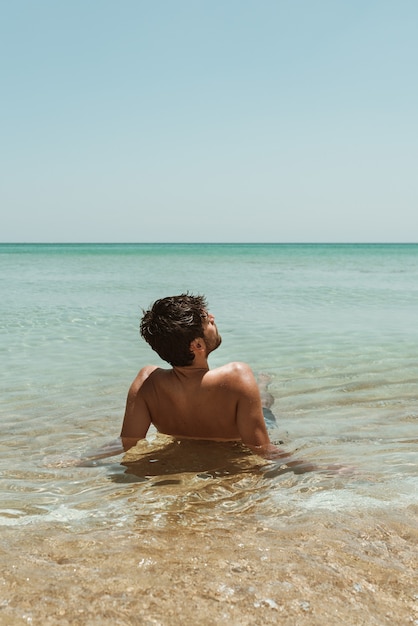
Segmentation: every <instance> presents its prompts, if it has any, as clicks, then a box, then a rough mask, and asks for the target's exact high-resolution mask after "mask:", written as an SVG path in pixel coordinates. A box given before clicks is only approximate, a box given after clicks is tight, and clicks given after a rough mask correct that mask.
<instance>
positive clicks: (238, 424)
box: [121, 340, 271, 450]
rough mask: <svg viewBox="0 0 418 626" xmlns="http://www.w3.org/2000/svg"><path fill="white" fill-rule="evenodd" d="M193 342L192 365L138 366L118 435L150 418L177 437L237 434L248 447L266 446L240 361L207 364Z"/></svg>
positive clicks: (142, 430) (250, 382) (132, 433)
mask: <svg viewBox="0 0 418 626" xmlns="http://www.w3.org/2000/svg"><path fill="white" fill-rule="evenodd" d="M203 343H204V340H201V341H200V345H201V346H202V349H201V350H199V346H197V349H196V354H195V359H194V362H193V365H190V366H184V367H181V366H174V367H173V368H172V369H168V370H166V369H161V368H158V367H155V366H147V367H145V368H143V369H142V370H141V371H140V372H139V374H138V376H137V377H136V379H135V380H134V382H133V383H132V386H131V388H130V390H129V393H128V399H127V403H126V411H125V418H124V422H123V427H122V432H121V436H122V438H127V439H131V438H133V439H139V438H143V437H145V436H146V433H147V431H148V428H149V426H150V424H151V423H152V424H153V425H154V426H155V427H156V429H157V430H158V431H159V432H161V433H165V434H168V435H172V436H174V437H179V438H195V439H212V440H218V441H225V440H241V441H242V442H243V443H244V444H246V445H248V446H249V447H251V448H254V449H260V450H261V449H262V450H266V449H267V448H270V446H271V444H270V440H269V436H268V433H267V429H266V426H265V422H264V417H263V409H262V406H261V398H260V392H259V389H258V385H257V382H256V380H255V378H254V375H253V373H252V371H251V369H250V367H249V366H248V365H246V364H245V363H239V362H234V363H229V364H228V365H224V366H222V367H219V368H216V369H213V370H209V368H208V365H207V353H206V349H205V348H204V347H203Z"/></svg>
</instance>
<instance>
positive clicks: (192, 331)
mask: <svg viewBox="0 0 418 626" xmlns="http://www.w3.org/2000/svg"><path fill="white" fill-rule="evenodd" d="M206 310H207V302H206V298H205V297H204V296H194V295H192V294H189V293H183V294H181V295H179V296H169V297H167V298H162V299H161V300H156V302H154V304H153V305H152V307H151V308H150V309H149V311H144V314H143V317H142V319H141V324H140V332H141V336H142V337H143V338H144V339H145V341H146V342H147V343H148V344H149V345H150V346H151V348H152V349H153V350H155V352H157V354H158V355H159V356H160V357H161V358H162V359H164V361H167V362H168V363H170V364H171V365H173V366H174V365H177V366H184V365H191V364H192V363H193V359H194V354H193V352H191V351H190V343H191V342H192V341H193V340H194V339H196V338H197V337H203V325H202V319H203V318H204V317H205V313H206Z"/></svg>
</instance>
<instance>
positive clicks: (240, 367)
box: [235, 363, 284, 458]
mask: <svg viewBox="0 0 418 626" xmlns="http://www.w3.org/2000/svg"><path fill="white" fill-rule="evenodd" d="M235 376H236V383H237V388H238V389H237V391H238V406H237V427H238V431H239V434H240V437H241V440H242V443H243V444H245V445H246V446H248V447H249V448H250V449H251V450H252V451H253V452H255V453H256V454H259V455H261V456H264V457H266V458H271V456H272V455H273V456H274V458H277V455H281V454H284V452H283V450H280V448H278V447H277V446H275V445H274V444H273V443H271V441H270V437H269V435H268V432H267V428H266V424H265V421H264V417H263V408H262V404H261V397H260V391H259V388H258V385H257V381H256V379H255V377H254V374H253V372H252V370H251V368H250V367H249V365H247V364H246V363H236V364H235Z"/></svg>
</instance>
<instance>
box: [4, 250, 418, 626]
mask: <svg viewBox="0 0 418 626" xmlns="http://www.w3.org/2000/svg"><path fill="white" fill-rule="evenodd" d="M0 263H1V265H0V267H1V273H0V277H1V298H0V311H1V315H0V332H1V344H0V350H1V363H2V393H1V433H2V437H1V444H0V445H1V452H2V453H1V457H0V476H1V478H2V480H1V486H0V490H1V498H0V525H1V534H0V547H1V551H0V559H1V561H0V562H1V568H0V582H1V585H0V624H1V625H2V624H12V625H14V624H34V625H35V624H42V625H45V624H58V623H59V624H83V625H90V624H91V625H93V624H112V625H116V624H149V625H151V624H163V625H166V624H167V625H169V626H172V625H174V626H175V625H177V624H182V625H184V624H193V625H194V624H199V625H200V624H202V625H208V626H209V625H211V626H212V625H215V624H237V625H238V624H239V625H240V626H242V625H245V624H254V625H257V626H258V625H259V624H289V625H290V624H292V625H296V624H297V625H299V624H309V625H310V626H312V625H314V624H318V625H321V626H323V625H324V624H326V625H330V624H331V625H333V624H336V625H337V624H344V625H350V624H353V625H358V624H364V625H367V626H370V625H374V624H376V625H378V626H382V625H383V624H391V625H393V624H405V625H406V624H416V625H417V624H418V577H417V570H418V545H417V544H418V245H415V244H405V245H401V244H396V245H395V244H393V245H390V244H386V245H383V244H382V245H380V244H374V245H365V244H364V245H363V244H361V245H360V244H358V245H350V244H346V245H331V244H328V245H319V244H316V245H313V244H312V245H307V244H300V245H293V244H288V245H284V244H280V245H279V244H277V245H276V244H266V245H264V244H91V245H89V244H37V245H35V244H2V245H0ZM184 291H190V292H192V293H203V294H205V295H206V297H207V299H208V301H209V310H210V311H211V312H212V313H213V314H214V315H215V319H216V323H217V325H218V328H219V331H220V333H221V334H222V337H223V343H222V346H221V347H220V348H219V349H218V350H217V351H216V352H214V353H213V354H212V355H211V357H210V365H211V367H216V366H218V365H220V364H222V363H225V362H228V361H233V360H234V361H235V360H240V361H247V362H248V363H249V364H250V365H251V366H252V368H253V370H254V372H255V373H256V374H257V373H267V374H269V375H270V376H271V384H270V391H271V392H272V394H273V395H274V397H275V404H274V406H273V412H274V413H275V415H276V418H277V427H276V428H274V429H273V430H272V431H271V437H272V439H273V440H281V441H283V442H284V443H283V447H284V448H285V449H287V450H289V451H291V452H294V454H295V455H299V456H301V457H303V458H304V459H307V460H312V461H314V462H315V463H316V464H318V465H323V466H326V465H328V464H330V463H332V464H333V463H337V464H343V465H346V466H349V467H350V468H352V469H351V471H349V472H348V473H347V474H327V473H325V472H324V473H322V472H313V473H309V474H302V475H295V474H293V473H282V472H280V471H277V468H276V469H274V468H273V467H272V466H271V465H269V464H268V463H265V462H264V461H263V460H261V459H258V457H254V456H252V455H248V454H247V453H246V452H245V450H243V449H242V448H241V447H236V446H231V445H229V444H228V445H227V446H224V445H223V444H222V445H221V444H219V445H215V444H204V443H201V442H200V443H193V442H191V443H190V445H188V446H186V447H184V448H181V447H180V448H179V447H178V445H173V443H172V442H171V440H167V439H166V438H163V437H159V436H157V435H156V433H155V432H154V431H151V433H150V437H149V441H148V443H147V444H144V445H143V446H142V447H141V446H140V449H139V450H138V454H137V457H135V458H130V460H131V462H127V459H123V457H122V456H119V457H114V458H111V459H105V460H103V461H99V462H98V463H97V465H96V466H93V467H75V466H72V465H71V459H73V458H78V457H80V456H82V455H83V454H85V453H86V452H87V451H88V450H91V449H95V448H97V447H99V446H100V445H102V444H105V443H107V442H109V441H110V440H112V439H114V438H116V437H117V436H118V435H119V431H120V426H121V420H122V416H123V411H124V404H125V399H126V393H127V390H128V387H129V385H130V383H131V381H132V380H133V378H134V377H135V375H136V373H137V371H138V370H139V369H140V367H142V366H143V365H144V364H147V363H156V364H162V363H161V361H159V359H158V357H156V355H155V354H154V353H153V352H152V351H151V350H150V348H149V347H148V346H147V345H146V344H145V343H144V342H143V341H142V340H141V339H140V337H139V332H138V325H139V319H140V316H141V311H142V309H143V308H147V307H148V305H149V304H151V303H152V302H153V301H154V300H155V299H156V298H159V297H163V296H167V295H174V294H178V293H181V292H184ZM128 460H129V459H128Z"/></svg>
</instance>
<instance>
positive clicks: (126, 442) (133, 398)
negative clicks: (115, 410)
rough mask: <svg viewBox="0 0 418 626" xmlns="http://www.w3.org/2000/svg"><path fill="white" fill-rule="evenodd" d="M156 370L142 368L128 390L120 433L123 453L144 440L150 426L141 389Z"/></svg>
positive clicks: (153, 367) (149, 367) (150, 367)
mask: <svg viewBox="0 0 418 626" xmlns="http://www.w3.org/2000/svg"><path fill="white" fill-rule="evenodd" d="M156 369H158V368H157V367H156V366H154V365H147V366H146V367H143V368H142V369H141V371H140V372H139V374H138V376H137V377H136V378H135V380H134V381H133V383H132V385H131V386H130V388H129V391H128V397H127V399H126V408H125V415H124V418H123V424H122V430H121V433H120V436H121V441H122V444H123V447H124V449H125V451H126V450H129V448H132V447H133V446H134V445H135V444H136V443H137V441H139V439H145V437H146V435H147V432H148V429H149V427H150V425H151V416H150V414H149V410H148V407H147V405H146V403H145V400H144V398H143V394H142V393H141V389H142V385H143V384H144V382H145V381H146V379H147V378H148V376H149V375H150V374H152V372H153V371H154V370H156Z"/></svg>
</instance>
